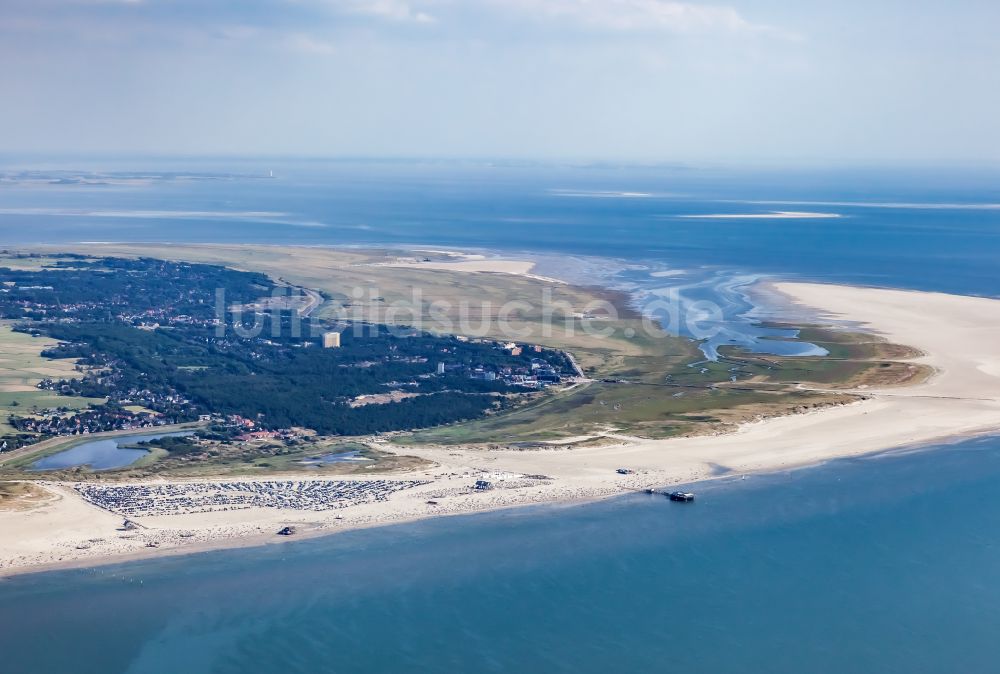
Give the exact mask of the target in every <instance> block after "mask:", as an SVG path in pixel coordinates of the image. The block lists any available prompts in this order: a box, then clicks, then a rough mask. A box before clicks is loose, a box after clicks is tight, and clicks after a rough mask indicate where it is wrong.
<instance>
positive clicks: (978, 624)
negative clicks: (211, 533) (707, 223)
mask: <svg viewBox="0 0 1000 674" xmlns="http://www.w3.org/2000/svg"><path fill="white" fill-rule="evenodd" d="M696 489H697V492H698V496H699V500H698V501H697V502H696V503H695V504H693V505H690V506H688V505H680V504H671V503H669V502H667V501H666V500H664V499H663V498H658V497H647V496H645V495H641V496H639V495H637V496H631V497H626V498H619V499H615V500H612V501H608V502H603V503H596V504H589V505H583V506H573V507H541V508H533V509H526V510H518V511H511V512H504V513H494V514H486V515H476V516H470V517H459V518H442V519H439V520H436V521H428V522H421V523H416V524H410V525H402V526H395V527H387V528H383V529H377V530H371V531H359V532H349V533H345V534H340V535H336V536H332V537H327V538H323V539H315V540H307V541H297V542H290V543H287V544H279V545H273V546H267V547H264V548H258V549H243V550H232V551H220V552H213V553H205V554H200V555H196V556H191V557H187V558H173V559H161V560H156V561H151V562H142V563H133V564H125V565H117V566H113V567H106V568H102V569H95V570H74V571H65V572H58V573H49V574H42V575H35V576H23V577H19V578H14V579H11V580H7V581H4V582H2V583H0V652H2V653H3V671H4V672H5V673H7V674H15V673H20V672H63V671H65V672H78V673H80V674H83V673H85V672H102V673H107V672H143V673H152V672H164V673H166V672H180V671H184V672H220V673H228V672H234V673H235V672H289V671H296V672H317V671H336V672H396V671H407V670H408V671H419V672H456V671H473V670H478V671H488V672H610V671H627V670H633V669H640V668H641V669H651V670H652V671H668V670H680V671H688V672H750V671H766V672H774V673H783V672H788V673H797V672H845V671H848V672H958V671H961V672H995V671H996V669H997V664H996V661H997V649H996V629H997V626H998V625H1000V544H998V542H1000V541H998V535H997V532H998V531H1000V505H998V502H997V499H996V494H997V493H1000V441H998V440H997V439H980V440H973V441H968V442H965V443H962V444H956V445H952V446H945V447H940V448H935V449H933V450H928V451H921V452H917V453H911V454H906V455H882V456H876V457H870V458H864V459H855V460H845V461H837V462H833V463H830V464H828V465H826V466H823V467H819V468H815V469H808V470H801V471H796V472H792V473H787V474H775V475H770V476H756V477H751V478H749V479H747V480H732V481H723V482H720V483H716V484H704V485H699V486H697V487H696Z"/></svg>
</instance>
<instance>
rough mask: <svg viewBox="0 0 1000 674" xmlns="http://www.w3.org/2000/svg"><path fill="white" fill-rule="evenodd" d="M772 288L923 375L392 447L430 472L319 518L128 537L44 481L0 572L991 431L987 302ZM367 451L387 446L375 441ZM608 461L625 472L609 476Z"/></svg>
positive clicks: (997, 385) (805, 286)
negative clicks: (888, 384) (723, 410)
mask: <svg viewBox="0 0 1000 674" xmlns="http://www.w3.org/2000/svg"><path fill="white" fill-rule="evenodd" d="M773 290H775V291H777V292H779V293H781V294H783V295H784V296H786V297H787V298H788V299H789V301H791V302H793V303H795V304H798V305H800V306H801V307H802V308H803V309H805V308H808V309H809V310H810V311H811V312H812V313H813V314H814V315H816V314H818V315H819V316H820V317H822V318H823V319H824V320H825V321H829V322H834V323H843V324H844V325H845V326H847V327H850V328H851V329H853V330H857V329H861V330H865V331H869V332H873V333H876V334H878V335H880V336H882V337H884V338H886V339H887V340H888V341H889V342H891V343H894V344H901V345H907V346H910V347H912V348H914V349H917V350H919V352H920V353H921V354H922V355H920V356H918V357H916V358H914V359H913V361H912V362H914V363H919V364H923V365H926V366H929V367H930V368H932V369H933V374H932V375H931V376H930V377H929V378H928V379H927V380H926V381H924V382H922V383H920V384H917V385H914V386H909V387H904V388H900V387H893V388H886V389H874V388H871V389H864V390H858V391H855V392H856V393H858V394H863V396H864V398H863V399H859V401H858V402H856V403H853V404H849V405H844V406H840V407H834V408H824V409H820V410H815V411H810V412H807V413H803V414H794V415H790V416H785V417H780V418H771V419H766V420H761V421H755V422H752V423H747V424H744V425H742V426H740V427H739V428H738V429H737V430H736V431H735V432H732V433H727V434H723V435H714V436H698V437H690V438H677V439H668V440H649V439H642V438H634V437H626V436H621V435H615V434H614V433H613V432H610V433H609V434H608V436H607V437H606V440H607V442H608V443H609V444H606V445H605V446H587V447H580V446H576V447H574V446H572V445H568V446H566V447H561V446H558V445H553V446H552V447H550V448H546V449H542V450H523V451H518V450H513V449H511V450H506V449H501V450H483V449H471V448H467V449H463V448H455V447H412V448H411V447H407V448H405V449H404V450H398V451H400V452H402V453H405V454H407V455H416V456H419V457H421V458H424V459H427V460H430V461H432V462H433V463H434V467H433V468H431V469H426V470H421V471H416V472H409V473H400V474H397V475H393V476H391V479H400V480H419V481H420V482H421V484H420V486H417V487H414V488H408V489H404V490H401V491H397V492H395V493H393V494H392V496H391V498H388V500H385V501H379V502H375V503H367V504H363V505H357V506H351V507H345V508H341V509H336V510H330V511H325V512H322V513H318V512H302V511H294V510H275V509H266V508H251V509H247V510H240V511H238V512H235V511H234V512H229V513H225V514H220V513H214V514H213V513H195V512H192V513H188V514H177V515H169V516H159V517H149V518H146V519H143V518H142V517H139V518H138V519H139V522H140V523H141V525H142V527H143V528H142V529H141V531H139V532H138V533H136V532H131V533H130V534H129V535H128V536H126V535H124V534H122V533H121V532H120V531H118V530H117V529H116V527H118V526H120V524H121V519H120V518H118V517H116V516H114V515H112V514H110V513H108V512H106V511H103V510H100V509H98V508H96V507H94V506H92V505H90V504H86V503H84V502H83V501H82V500H80V498H79V497H78V496H77V495H76V493H75V492H74V491H73V490H72V489H71V488H70V486H69V485H59V484H48V485H43V486H44V488H45V489H47V490H48V491H50V492H51V494H52V496H53V498H52V499H51V500H50V501H48V502H46V503H45V504H44V506H42V507H39V508H34V509H32V510H29V511H23V510H7V511H2V510H0V532H2V533H0V573H16V572H19V571H25V570H29V569H36V568H42V567H46V566H49V565H53V564H66V563H75V564H93V563H97V562H101V561H105V560H110V559H120V558H121V556H123V555H143V554H162V553H163V552H164V551H172V552H184V551H190V550H195V549H202V548H204V547H223V546H231V545H242V544H250V543H257V542H263V541H273V540H274V539H275V536H274V531H275V529H276V527H277V526H278V525H286V524H291V525H295V526H297V527H299V533H300V534H302V535H311V534H322V533H329V532H333V531H338V530H344V529H350V528H356V527H364V526H375V525H380V524H388V523H393V522H401V521H407V520H413V519H418V518H422V517H429V516H434V515H444V514H457V513H468V512H476V511H482V510H489V509H496V508H505V507H512V506H518V505H525V504H530V503H553V502H569V501H583V500H588V499H595V498H602V497H606V496H610V495H615V494H621V493H624V492H626V491H628V490H633V489H641V488H645V487H663V486H668V485H674V484H681V483H685V482H691V481H696V480H701V479H707V478H710V477H713V476H718V475H725V474H730V475H732V474H735V475H739V474H749V473H753V472H758V471H774V470H784V469H789V468H794V467H801V466H806V465H811V464H816V463H820V462H822V461H825V460H829V459H834V458H839V457H848V456H856V455H861V454H866V453H871V452H876V451H881V450H887V449H893V448H899V447H907V446H914V445H921V444H927V443H932V442H938V441H943V440H947V439H951V438H957V437H963V436H969V435H973V434H981V433H988V432H995V431H998V430H1000V339H998V337H1000V300H994V299H988V298H979V297H964V296H954V295H945V294H939V293H926V292H914V291H903V290H890V289H877V288H860V287H851V286H837V285H825V284H811V283H777V284H774V287H773ZM380 449H383V450H384V451H393V450H392V449H391V448H390V447H389V446H387V445H386V444H384V443H382V444H380ZM619 467H624V468H629V469H631V470H632V471H634V473H632V474H628V475H620V474H618V473H616V472H615V470H616V469H617V468H619ZM539 476H544V478H539ZM384 477H388V476H384ZM479 478H483V479H490V480H491V481H493V482H494V484H495V488H494V489H491V490H489V491H486V492H482V493H479V492H476V491H474V490H472V489H470V486H471V484H472V483H473V482H474V481H475V480H476V479H479ZM528 478H530V479H528ZM248 479H249V478H248ZM181 531H183V532H185V534H184V536H185V538H180V537H179V536H180V534H179V533H178V532H181ZM151 544H152V546H151Z"/></svg>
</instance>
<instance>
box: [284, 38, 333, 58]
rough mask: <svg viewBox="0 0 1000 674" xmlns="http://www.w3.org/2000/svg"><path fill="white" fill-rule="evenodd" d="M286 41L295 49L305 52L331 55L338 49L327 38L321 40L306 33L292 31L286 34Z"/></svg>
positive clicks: (289, 46) (287, 44)
mask: <svg viewBox="0 0 1000 674" xmlns="http://www.w3.org/2000/svg"><path fill="white" fill-rule="evenodd" d="M284 43H285V45H286V46H288V48H290V49H291V50H293V51H297V52H302V53H305V54H321V55H329V54H333V53H334V52H335V51H336V47H335V46H334V45H333V44H332V43H330V42H326V41H325V40H320V39H317V38H315V37H312V36H311V35H306V34H305V33H291V34H289V35H286V36H285V38H284Z"/></svg>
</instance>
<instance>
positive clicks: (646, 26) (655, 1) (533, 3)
mask: <svg viewBox="0 0 1000 674" xmlns="http://www.w3.org/2000/svg"><path fill="white" fill-rule="evenodd" d="M490 1H491V2H493V3H494V4H497V5H499V6H503V7H507V8H512V9H516V10H518V11H520V12H522V13H525V14H529V15H535V16H542V17H548V18H552V19H565V20H569V21H574V22H577V23H581V24H584V25H587V26H591V27H594V28H600V29H604V30H614V31H642V30H667V31H672V32H678V33H695V32H709V31H726V32H733V33H745V32H760V31H771V30H772V29H771V28H769V27H768V26H763V25H759V24H755V23H751V22H750V21H748V20H747V19H745V18H743V16H742V15H741V14H740V13H739V12H738V11H737V10H736V9H734V8H732V7H726V6H718V5H702V4H694V3H689V2H675V1H674V0H490Z"/></svg>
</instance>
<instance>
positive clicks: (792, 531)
mask: <svg viewBox="0 0 1000 674" xmlns="http://www.w3.org/2000/svg"><path fill="white" fill-rule="evenodd" d="M109 168H120V167H119V166H110V165H109ZM174 168H189V167H183V166H177V167H174ZM209 169H211V170H215V171H223V170H226V171H240V172H250V171H251V170H253V171H257V172H259V173H263V174H266V172H267V171H268V170H270V169H273V170H275V174H276V176H277V177H276V178H275V179H273V180H270V179H269V180H247V179H226V180H212V181H202V182H191V181H178V180H173V181H167V182H163V181H153V182H152V183H151V184H150V185H147V186H142V187H135V186H129V187H121V186H104V187H81V186H37V185H35V186H25V185H11V184H0V239H2V240H5V241H6V242H7V243H8V244H11V245H16V244H17V243H26V242H37V241H42V242H59V241H78V240H145V241H157V240H174V241H244V242H269V243H300V244H315V245H334V244H372V243H375V244H380V243H381V244H388V243H420V244H432V245H435V246H467V247H483V248H489V249H505V250H508V251H522V252H533V253H539V254H543V255H546V254H548V255H550V256H552V257H553V258H554V259H552V260H550V262H549V264H555V265H558V264H559V263H560V260H563V261H564V260H565V256H566V255H572V256H582V257H579V258H574V260H573V261H572V262H570V263H565V264H566V265H567V267H570V268H578V267H580V266H581V265H582V266H584V267H586V266H587V263H586V258H587V256H601V257H604V258H616V259H618V260H619V261H626V262H628V263H633V264H636V265H638V267H639V268H633V269H631V270H626V272H625V273H624V277H619V278H617V279H616V282H625V281H627V282H629V283H632V284H633V287H640V289H642V288H646V289H647V290H648V289H649V288H652V286H646V285H644V283H645V282H641V283H640V281H641V279H644V278H649V273H650V272H651V271H662V270H665V269H666V270H669V269H679V270H683V271H684V272H685V275H682V276H678V277H676V278H675V277H667V276H659V277H652V278H655V279H656V283H661V282H662V283H664V284H666V285H670V284H673V283H674V282H675V281H676V283H684V284H687V285H689V286H691V290H690V292H692V293H693V294H694V296H695V297H698V296H700V294H706V296H710V297H713V298H716V299H717V298H720V297H722V298H723V299H724V301H725V303H727V304H731V305H732V306H733V309H732V311H730V312H729V313H727V321H728V322H727V325H728V326H730V327H731V328H732V330H734V334H735V338H737V339H742V338H743V337H742V336H743V335H746V334H747V333H748V328H747V327H746V318H745V316H743V315H742V312H743V310H744V309H745V307H743V308H741V306H740V303H741V302H743V301H744V300H743V299H740V297H739V294H738V293H736V294H733V293H728V294H726V293H725V292H720V289H723V290H725V289H730V290H731V289H733V288H738V287H739V279H742V278H751V277H755V276H757V275H761V274H766V275H777V276H781V277H799V278H809V279H816V280H827V281H839V282H852V283H865V284H872V285H885V286H894V287H905V288H916V289H926V290H938V291H945V292H954V293H964V294H978V295H987V296H1000V276H998V270H1000V208H998V207H997V204H998V203H1000V182H998V181H997V176H998V174H997V173H995V172H994V173H986V172H978V173H977V172H973V171H951V172H946V171H938V172H927V171H924V172H917V171H907V172H904V171H896V172H892V171H873V170H872V171H853V172H846V171H844V172H840V171H826V172H812V173H798V174H791V173H788V174H781V173H777V172H767V171H761V172H757V173H753V174H751V173H737V172H723V171H714V172H710V171H695V170H687V169H683V170H682V169H677V168H673V169H668V168H648V169H641V170H638V169H631V170H625V169H620V168H615V167H588V168H575V169H568V168H562V169H553V168H544V167H516V168H515V167H509V166H508V167H504V166H493V167H484V166H482V165H469V166H466V167H460V168H456V167H455V166H453V165H437V164H423V165H414V164H408V165H384V164H382V165H373V164H346V163H342V164H318V163H314V164H309V165H295V164H280V163H277V162H275V163H272V164H271V165H268V164H266V163H261V164H260V165H259V166H257V165H254V166H249V165H246V164H243V165H240V166H231V165H230V166H223V165H222V164H219V165H216V166H212V167H207V168H206V167H202V168H200V169H199V170H209ZM159 170H164V169H163V168H162V167H161V168H160V169H159ZM623 192H627V193H643V194H648V195H650V196H621V195H620V194H617V193H623ZM761 201H767V202H782V203H767V204H764V203H758V202H761ZM786 202H792V203H786ZM31 209H44V210H42V211H39V210H31ZM775 210H787V211H811V212H823V213H837V214H839V215H841V216H842V217H840V218H837V219H768V220H757V219H704V218H685V217H681V216H685V215H706V214H723V213H730V214H760V213H765V212H768V211H775ZM163 211H174V213H173V214H171V215H165V214H163V213H162V212H163ZM177 211H183V212H185V214H183V215H178V214H177ZM194 212H198V213H200V215H197V214H194ZM248 212H256V213H257V214H256V215H248V214H247V213H248ZM260 212H267V214H266V215H260ZM95 213H98V215H95ZM109 213H110V215H109ZM205 213H212V215H205ZM581 260H583V261H582V262H581ZM597 266H598V267H599V266H600V265H599V264H598V265H597ZM730 319H731V320H730ZM741 321H743V325H740V322H741ZM956 348H960V345H956ZM697 491H698V494H699V500H698V502H697V503H696V504H694V505H693V506H690V507H688V506H678V505H673V504H669V503H667V502H665V501H664V500H662V499H657V498H647V497H644V496H643V497H629V498H622V499H617V500H614V501H611V502H605V503H600V504H594V505H586V506H578V507H546V508H535V509H528V510H520V511H514V512H506V513H499V514H487V515H477V516H471V517H463V518H453V519H441V520H438V521H429V522H422V523H418V524H412V525H405V526H398V527H389V528H384V529H379V530H373V531H363V532H353V533H347V534H343V535H338V536H334V537H331V538H326V539H317V540H310V541H293V542H290V543H287V544H282V545H274V546H268V547H265V548H260V549H246V550H235V551H226V552H217V553H209V554H203V555H198V556H191V557H185V558H176V559H163V560H157V561H152V562H141V563H134V564H126V565H121V566H116V567H107V568H103V569H97V570H89V571H88V570H84V571H68V572H58V573H50V574H42V575H36V576H25V577H20V578H15V579H12V580H8V581H4V582H3V583H0V671H2V672H3V673H4V674H7V673H8V672H9V673H11V674H13V673H15V672H62V671H67V672H68V671H72V672H77V673H81V674H82V673H84V672H101V673H105V672H127V671H131V672H241V673H243V672H290V671H302V672H316V671H338V672H353V671H366V672H397V671H413V672H455V671H472V670H479V671H507V672H553V671H565V672H607V671H626V670H632V669H639V668H645V669H651V670H652V671H667V670H677V671H689V672H750V671H755V672H759V671H763V672H769V673H770V672H774V673H781V672H789V673H791V672H796V673H798V672H995V671H997V670H998V668H1000V665H998V664H997V663H998V662H1000V647H998V645H997V640H996V634H997V633H998V631H1000V500H998V499H997V494H1000V441H998V440H997V439H982V440H975V441H969V442H966V443H963V444H960V445H953V446H948V447H941V448H934V449H932V450H928V451H924V452H920V453H912V454H906V455H903V456H895V455H891V456H890V455H886V456H879V457H872V458H867V459H859V460H852V461H838V462H835V463H832V464H829V465H826V466H824V467H820V468H816V469H810V470H803V471H798V472H795V473H791V474H779V475H773V476H761V477H753V478H751V479H748V480H745V481H739V482H732V483H718V484H712V485H702V486H699V487H698V488H697Z"/></svg>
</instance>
